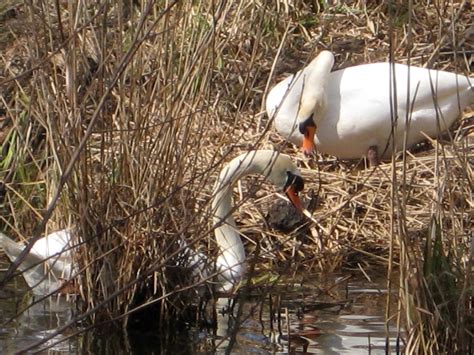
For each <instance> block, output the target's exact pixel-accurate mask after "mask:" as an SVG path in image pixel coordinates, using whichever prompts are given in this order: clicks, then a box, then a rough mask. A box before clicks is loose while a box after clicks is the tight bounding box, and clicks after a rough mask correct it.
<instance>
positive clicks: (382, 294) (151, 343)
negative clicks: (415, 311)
mask: <svg viewBox="0 0 474 355" xmlns="http://www.w3.org/2000/svg"><path fill="white" fill-rule="evenodd" d="M0 276H1V275H0ZM16 282H17V283H16V284H11V285H9V287H8V288H7V289H6V290H2V292H1V294H0V295H1V296H2V299H1V300H0V320H1V325H0V353H1V354H11V353H15V352H16V351H18V350H19V349H24V348H25V347H27V346H28V345H30V344H32V343H34V342H36V341H37V340H39V339H44V338H45V337H46V336H48V335H49V334H51V333H52V332H54V330H55V329H57V328H58V327H60V326H61V325H63V324H65V323H66V322H67V321H68V320H70V319H71V317H72V314H73V311H72V310H73V309H74V304H73V303H68V302H67V301H65V300H64V299H61V300H58V299H56V298H54V299H48V300H45V301H43V302H41V303H39V304H37V305H34V306H33V307H32V308H30V309H29V310H28V311H27V312H25V313H24V314H22V315H21V316H19V317H17V318H16V319H15V320H13V321H11V322H8V323H7V324H5V322H6V321H7V320H8V319H10V318H12V317H14V316H15V314H16V313H17V312H18V311H19V310H21V309H23V308H24V307H25V306H27V305H28V304H29V303H30V302H31V301H32V298H31V297H29V296H28V295H25V296H23V297H12V298H7V299H4V296H6V295H8V294H9V293H11V292H13V291H18V290H22V289H25V287H26V286H25V285H24V283H23V282H21V280H17V281H16ZM385 287H386V281H385V278H384V277H383V276H380V277H375V278H373V279H372V282H370V281H368V280H367V279H366V278H364V277H362V275H361V274H360V273H359V274H357V273H356V274H354V275H352V276H348V275H347V274H345V275H342V276H332V277H329V278H328V277H326V278H325V280H321V279H320V278H319V277H308V278H307V280H306V281H304V282H303V283H298V284H294V285H288V284H286V285H282V286H278V287H276V288H275V289H274V291H273V292H272V295H271V297H270V296H268V295H266V296H264V297H263V296H262V297H259V296H258V291H257V292H255V291H252V294H253V296H252V297H250V298H249V301H246V302H240V303H239V304H237V305H235V306H234V309H233V310H234V311H233V313H234V314H235V315H237V314H238V311H237V309H238V308H239V307H240V308H241V309H240V311H241V313H240V316H237V317H229V315H228V314H226V315H222V314H221V313H220V312H218V314H219V315H218V318H217V329H215V328H212V329H211V328H209V329H193V328H191V329H188V330H186V331H180V332H179V333H178V332H177V333H176V334H174V336H173V338H167V339H163V338H161V337H159V336H157V334H154V333H153V332H151V331H150V332H149V333H147V332H143V331H140V332H137V333H138V334H137V333H135V334H133V333H132V334H123V333H122V332H116V333H113V334H110V335H107V336H104V335H103V334H98V333H97V332H85V333H83V334H82V335H80V336H75V337H72V338H71V339H68V340H66V341H64V342H62V343H60V344H57V345H54V346H53V347H52V348H51V349H49V350H48V353H51V354H76V353H77V354H79V353H84V352H90V353H136V354H142V353H143V354H145V353H146V354H151V353H156V354H158V353H225V351H226V349H227V348H228V347H229V346H230V344H231V345H232V351H231V353H235V354H241V353H256V354H267V353H272V354H280V353H281V354H286V353H288V352H290V350H291V352H292V353H304V351H306V352H307V353H309V354H368V353H371V354H385V349H386V348H385V347H386V325H385V321H384V319H385V316H384V315H385V303H386V295H387V292H386V289H385ZM393 298H394V297H393ZM217 308H218V310H221V309H222V308H224V309H226V308H227V301H226V300H219V303H218V305H217ZM270 309H272V310H273V312H271V311H270ZM278 310H279V311H278ZM270 314H273V315H274V316H273V317H270ZM73 331H74V329H73V330H71V332H73ZM288 331H289V333H290V336H289V337H288ZM67 335H68V334H64V335H61V336H58V337H56V338H55V339H52V340H51V341H49V344H52V342H55V341H57V340H60V339H61V337H64V336H67ZM388 335H389V343H390V346H391V348H390V350H391V351H390V352H391V353H395V352H396V339H397V332H396V327H395V326H394V324H391V327H390V331H389V334H388ZM288 340H289V341H288Z"/></svg>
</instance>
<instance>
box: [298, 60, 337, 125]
mask: <svg viewBox="0 0 474 355" xmlns="http://www.w3.org/2000/svg"><path fill="white" fill-rule="evenodd" d="M333 65H334V55H333V54H332V53H331V52H329V51H323V52H321V53H320V54H319V55H318V56H317V57H316V58H314V59H313V60H312V61H311V63H309V65H308V66H307V67H306V69H305V70H304V73H305V74H303V75H306V73H308V74H307V77H305V78H304V87H303V94H302V97H301V103H300V110H299V112H298V120H300V121H302V120H305V119H307V118H308V117H309V116H311V114H313V113H314V115H315V117H314V119H315V120H317V119H319V117H322V116H323V115H324V113H325V112H326V108H327V95H326V87H327V82H328V78H329V74H330V73H331V69H332V67H333Z"/></svg>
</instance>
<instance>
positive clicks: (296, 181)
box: [284, 171, 304, 193]
mask: <svg viewBox="0 0 474 355" xmlns="http://www.w3.org/2000/svg"><path fill="white" fill-rule="evenodd" d="M286 174H287V176H288V177H287V179H286V184H285V187H284V190H285V191H286V190H287V189H288V187H290V186H293V190H294V192H296V193H298V192H300V191H303V190H304V180H303V178H302V177H301V176H299V175H296V174H293V173H292V172H291V171H287V172H286Z"/></svg>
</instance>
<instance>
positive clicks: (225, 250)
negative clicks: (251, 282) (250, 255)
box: [212, 151, 277, 290]
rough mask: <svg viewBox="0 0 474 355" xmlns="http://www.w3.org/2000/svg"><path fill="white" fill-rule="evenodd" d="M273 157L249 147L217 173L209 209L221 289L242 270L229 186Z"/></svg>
mask: <svg viewBox="0 0 474 355" xmlns="http://www.w3.org/2000/svg"><path fill="white" fill-rule="evenodd" d="M276 158H277V153H276V152H274V151H252V152H249V153H248V154H245V155H241V156H239V157H237V158H235V159H234V160H232V161H231V162H230V163H229V164H228V165H227V167H226V168H224V169H223V170H222V172H221V173H220V175H219V179H218V181H217V183H216V187H215V190H214V198H213V200H212V211H213V223H214V226H215V229H214V234H215V238H216V242H217V245H218V246H219V249H220V253H219V257H218V259H217V267H218V268H219V269H220V271H221V274H222V275H223V277H224V278H225V282H224V286H223V287H222V288H223V289H224V290H229V289H231V288H232V287H233V285H235V284H237V283H238V282H239V281H240V280H241V278H242V276H243V274H244V273H245V258H246V255H245V249H244V245H243V243H242V240H241V238H240V234H239V232H238V230H237V228H236V226H235V221H234V218H233V217H232V212H233V211H232V209H233V204H232V187H233V185H234V184H235V183H236V182H237V180H239V179H241V178H242V177H244V176H246V175H249V174H256V173H259V174H265V172H266V171H269V168H270V167H271V165H272V163H273V162H274V160H275V159H276Z"/></svg>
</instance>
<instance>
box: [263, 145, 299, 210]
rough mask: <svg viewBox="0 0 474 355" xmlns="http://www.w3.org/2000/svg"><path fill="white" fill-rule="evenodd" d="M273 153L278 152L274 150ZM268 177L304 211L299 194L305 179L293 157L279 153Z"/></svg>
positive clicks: (270, 166)
mask: <svg viewBox="0 0 474 355" xmlns="http://www.w3.org/2000/svg"><path fill="white" fill-rule="evenodd" d="M273 154H278V153H276V152H273ZM269 169H270V170H269V172H268V179H269V180H270V181H271V182H272V183H273V184H274V185H275V186H276V187H277V188H279V189H281V190H283V191H284V192H285V194H286V196H287V197H288V199H289V200H290V201H291V203H292V204H293V206H295V208H296V209H297V210H298V211H300V212H302V211H303V206H302V204H301V200H300V198H299V196H298V194H299V193H300V192H301V191H303V189H304V180H303V178H302V177H301V174H300V172H299V170H298V168H297V167H296V166H295V164H294V163H293V161H292V160H291V158H290V157H289V156H287V155H284V154H278V155H277V156H276V158H275V159H274V160H273V162H272V164H271V165H269Z"/></svg>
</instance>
